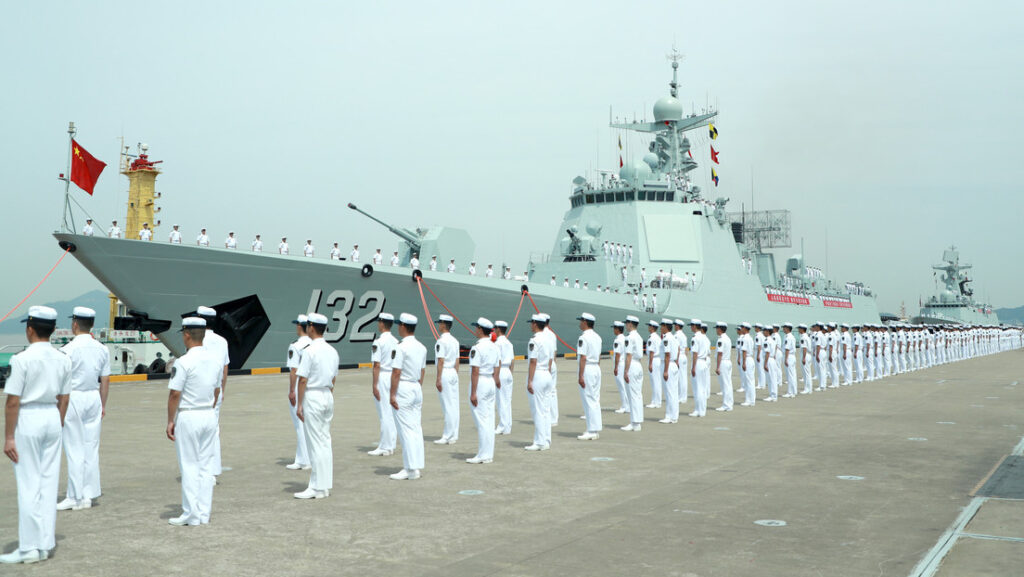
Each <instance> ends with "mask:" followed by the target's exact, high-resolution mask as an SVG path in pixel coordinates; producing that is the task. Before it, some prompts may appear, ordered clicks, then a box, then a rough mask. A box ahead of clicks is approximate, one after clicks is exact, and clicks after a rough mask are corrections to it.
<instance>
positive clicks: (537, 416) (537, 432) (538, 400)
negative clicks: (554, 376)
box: [526, 368, 551, 446]
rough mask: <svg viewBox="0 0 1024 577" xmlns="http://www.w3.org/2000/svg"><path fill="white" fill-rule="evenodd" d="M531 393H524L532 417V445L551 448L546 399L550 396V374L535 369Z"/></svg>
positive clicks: (549, 417)
mask: <svg viewBox="0 0 1024 577" xmlns="http://www.w3.org/2000/svg"><path fill="white" fill-rule="evenodd" d="M531 386H532V387H533V393H530V391H529V390H527V391H526V396H527V397H528V398H529V400H530V415H532V416H533V444H534V445H548V446H551V415H550V413H549V409H548V398H549V396H550V394H551V373H549V372H548V371H545V370H541V369H540V368H537V369H536V370H534V372H533V383H531Z"/></svg>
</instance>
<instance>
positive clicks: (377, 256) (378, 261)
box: [373, 251, 384, 266]
mask: <svg viewBox="0 0 1024 577" xmlns="http://www.w3.org/2000/svg"><path fill="white" fill-rule="evenodd" d="M373 264H375V265H377V266H380V265H382V264H384V255H382V254H381V253H380V252H379V251H378V252H375V253H373Z"/></svg>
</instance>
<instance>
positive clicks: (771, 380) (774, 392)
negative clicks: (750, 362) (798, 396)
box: [762, 334, 782, 401]
mask: <svg viewBox="0 0 1024 577" xmlns="http://www.w3.org/2000/svg"><path fill="white" fill-rule="evenodd" d="M778 348H779V347H778V340H777V339H776V335H774V334H772V335H770V336H768V337H765V339H764V352H763V353H762V358H763V359H764V361H762V364H764V362H765V361H766V362H767V364H768V368H767V369H766V370H765V373H766V374H767V375H768V398H769V399H771V400H773V401H774V400H775V399H778V398H779V381H780V380H782V374H781V372H780V371H779V364H778Z"/></svg>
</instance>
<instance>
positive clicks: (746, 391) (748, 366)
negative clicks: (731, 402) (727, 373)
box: [736, 323, 757, 407]
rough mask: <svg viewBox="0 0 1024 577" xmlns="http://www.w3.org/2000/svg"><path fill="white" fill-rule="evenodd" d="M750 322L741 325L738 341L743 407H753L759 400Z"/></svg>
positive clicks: (741, 404)
mask: <svg viewBox="0 0 1024 577" xmlns="http://www.w3.org/2000/svg"><path fill="white" fill-rule="evenodd" d="M750 329H751V326H750V323H743V324H742V325H741V326H740V333H741V334H740V337H739V338H738V339H737V341H736V348H737V349H738V350H739V353H738V354H737V359H738V360H739V367H740V376H741V379H740V382H741V383H742V384H743V402H742V403H740V406H741V407H753V406H754V404H755V403H756V402H757V391H756V390H755V389H754V364H755V361H754V339H753V337H751V336H750Z"/></svg>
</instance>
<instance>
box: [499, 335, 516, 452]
mask: <svg viewBox="0 0 1024 577" xmlns="http://www.w3.org/2000/svg"><path fill="white" fill-rule="evenodd" d="M494 332H496V333H498V338H497V339H495V341H494V345H495V346H496V347H498V363H499V366H498V380H499V381H501V388H499V389H498V392H497V394H496V396H495V400H496V402H497V405H498V427H497V428H496V429H494V434H495V435H511V434H512V371H513V370H514V365H515V359H516V353H515V350H514V349H513V348H512V342H511V341H509V340H508V337H506V336H505V333H507V332H508V323H507V322H505V321H494Z"/></svg>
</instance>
